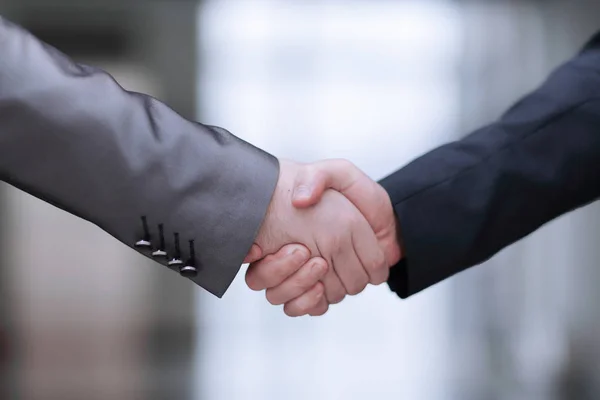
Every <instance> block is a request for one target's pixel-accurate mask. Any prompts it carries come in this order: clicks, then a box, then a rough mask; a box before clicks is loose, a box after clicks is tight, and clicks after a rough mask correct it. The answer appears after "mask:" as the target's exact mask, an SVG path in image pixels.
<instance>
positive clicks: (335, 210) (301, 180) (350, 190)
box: [245, 160, 401, 316]
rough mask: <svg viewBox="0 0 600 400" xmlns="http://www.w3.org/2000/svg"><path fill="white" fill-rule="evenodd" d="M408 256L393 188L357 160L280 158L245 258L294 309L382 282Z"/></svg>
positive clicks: (307, 310)
mask: <svg viewBox="0 0 600 400" xmlns="http://www.w3.org/2000/svg"><path fill="white" fill-rule="evenodd" d="M400 258H401V250H400V245H399V240H398V229H397V224H396V218H395V216H394V211H393V208H392V204H391V202H390V199H389V196H388V194H387V192H386V191H385V190H384V189H383V188H382V187H381V186H380V185H379V184H377V183H376V182H374V181H373V180H371V179H370V178H369V177H368V176H367V175H366V174H364V173H363V172H362V171H360V170H359V169H358V168H357V167H356V166H354V165H353V164H352V163H350V162H348V161H345V160H326V161H319V162H316V163H313V164H298V163H294V162H290V161H281V162H280V173H279V180H278V182H277V186H276V188H275V191H274V194H273V197H272V199H271V203H270V205H269V208H268V210H267V213H266V215H265V218H264V220H263V223H262V225H261V228H260V230H259V233H258V235H257V237H256V239H255V243H254V245H253V246H252V249H251V250H250V252H249V254H248V256H247V257H246V260H245V261H246V262H250V263H251V265H250V267H249V268H248V271H247V273H246V283H247V284H248V286H249V287H250V288H251V289H253V290H265V289H266V296H267V300H268V301H269V302H270V303H271V304H274V305H281V304H284V311H285V313H286V314H287V315H289V316H301V315H306V314H308V315H313V316H317V315H322V314H324V313H325V312H327V310H328V309H329V305H330V304H335V303H339V302H340V301H342V300H343V299H344V297H345V296H346V295H355V294H358V293H360V292H362V291H363V290H364V288H365V287H366V286H367V285H368V284H373V285H379V284H381V283H383V282H385V281H386V280H387V278H388V275H389V267H390V266H392V265H394V264H396V263H397V262H398V261H399V260H400Z"/></svg>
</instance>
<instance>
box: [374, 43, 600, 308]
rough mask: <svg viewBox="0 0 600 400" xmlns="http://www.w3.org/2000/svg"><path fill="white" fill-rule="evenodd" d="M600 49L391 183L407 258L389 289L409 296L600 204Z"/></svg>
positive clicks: (591, 49) (594, 47)
mask: <svg viewBox="0 0 600 400" xmlns="http://www.w3.org/2000/svg"><path fill="white" fill-rule="evenodd" d="M599 127H600V42H599V41H598V40H597V39H595V40H592V41H591V42H590V44H589V45H588V46H586V48H585V50H584V51H583V52H582V53H581V54H579V55H578V56H577V57H575V58H574V59H572V60H571V61H569V62H568V63H566V64H565V65H563V66H562V67H560V68H559V69H558V70H557V71H555V72H554V73H553V74H552V75H551V76H550V77H549V78H548V80H547V81H546V82H545V83H544V84H543V85H542V86H541V87H540V88H539V89H537V90H536V91H534V92H533V93H531V94H529V95H528V96H526V97H525V98H523V99H522V100H521V101H519V102H518V103H517V104H516V105H515V106H513V107H512V108H511V109H510V110H509V111H508V112H507V113H506V114H505V115H503V116H502V117H501V118H500V119H499V120H498V121H497V122H495V123H493V124H491V125H489V126H487V127H485V128H482V129H480V130H478V131H476V132H474V133H473V134H471V135H469V136H467V137H466V138H464V139H462V140H460V141H458V142H454V143H450V144H447V145H445V146H442V147H440V148H438V149H436V150H434V151H432V152H430V153H428V154H426V155H424V156H422V157H420V158H418V159H417V160H415V161H413V162H412V163H410V164H409V165H407V166H406V167H404V168H402V169H401V170H399V171H397V172H396V173H394V174H392V175H390V176H389V177H387V178H385V179H384V180H383V181H382V182H381V184H382V185H383V187H384V188H385V189H386V190H387V191H388V193H389V195H390V198H391V200H392V204H393V205H394V210H395V212H396V215H397V216H398V219H399V222H400V228H401V231H402V241H403V245H404V250H405V258H404V259H403V260H402V261H401V262H400V263H399V264H398V265H397V266H396V267H394V268H392V270H391V271H390V279H389V284H390V287H391V288H392V289H393V290H394V291H395V292H397V293H398V294H399V295H400V296H401V297H407V296H410V295H412V294H414V293H416V292H419V291H420V290H422V289H425V288H427V287H429V286H431V285H433V284H435V283H437V282H439V281H441V280H443V279H446V278H447V277H449V276H451V275H453V274H455V273H457V272H460V271H462V270H464V269H466V268H468V267H471V266H473V265H477V264H480V263H482V262H484V261H486V260H487V259H489V258H490V257H492V256H493V255H494V254H496V253H497V252H498V251H500V250H501V249H503V248H504V247H506V246H508V245H510V244H512V243H514V242H515V241H517V240H519V239H521V238H523V237H524V236H526V235H528V234H530V233H531V232H533V231H535V230H536V229H537V228H539V227H540V226H541V225H543V224H544V223H546V222H548V221H550V220H552V219H554V218H556V217H558V216H559V215H561V214H564V213H566V212H568V211H570V210H573V209H575V208H577V207H580V206H583V205H585V204H587V203H589V202H591V201H594V200H595V199H597V198H598V197H599V196H600V128H599Z"/></svg>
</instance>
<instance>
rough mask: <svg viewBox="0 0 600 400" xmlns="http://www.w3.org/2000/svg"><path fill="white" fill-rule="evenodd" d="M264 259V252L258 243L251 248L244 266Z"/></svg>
mask: <svg viewBox="0 0 600 400" xmlns="http://www.w3.org/2000/svg"><path fill="white" fill-rule="evenodd" d="M262 257H263V251H262V249H261V248H260V246H259V245H257V244H256V243H254V244H252V247H251V248H250V251H249V252H248V255H247V256H246V258H244V262H243V263H244V264H250V263H253V262H256V261H258V260H260V259H261V258H262Z"/></svg>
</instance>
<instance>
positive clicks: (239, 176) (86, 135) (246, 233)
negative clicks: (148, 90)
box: [0, 19, 278, 296]
mask: <svg viewBox="0 0 600 400" xmlns="http://www.w3.org/2000/svg"><path fill="white" fill-rule="evenodd" d="M0 54H2V57H0V152H1V157H0V178H1V179H2V180H5V181H7V182H9V183H11V184H13V185H14V186H16V187H19V188H21V189H23V190H25V191H27V192H29V193H31V194H33V195H35V196H37V197H39V198H41V199H43V200H45V201H48V202H51V203H53V204H54V205H56V206H58V207H60V208H62V209H64V210H66V211H68V212H71V213H73V214H75V215H77V216H80V217H82V218H85V219H87V220H89V221H91V222H93V223H95V224H97V225H98V226H100V227H101V228H103V229H104V230H106V231H107V232H108V233H110V234H111V235H113V236H114V237H116V238H117V239H118V240H120V241H122V242H124V243H126V244H127V245H130V246H133V245H134V243H135V242H136V241H137V240H138V239H139V238H140V237H142V236H143V232H142V226H141V223H140V217H142V216H145V217H146V218H147V220H148V222H149V225H150V229H151V232H152V233H153V240H154V243H155V244H156V241H155V240H156V239H157V236H158V235H157V228H156V227H157V224H164V229H165V238H166V242H167V249H166V250H168V252H170V253H171V254H172V251H173V237H174V236H173V235H174V233H178V234H179V237H180V238H181V241H182V258H183V259H185V258H186V257H187V256H188V255H189V254H188V250H187V248H188V247H187V243H188V240H194V243H195V247H196V255H197V259H198V264H199V268H201V270H200V272H199V275H198V276H197V277H196V278H194V281H196V282H197V283H198V284H200V285H201V286H203V287H205V288H206V289H207V290H209V291H211V292H212V293H214V294H216V295H219V296H220V295H222V294H223V293H224V291H225V290H226V288H227V287H228V285H229V284H230V282H231V280H232V279H233V277H234V276H235V274H236V273H237V271H238V268H239V266H240V265H241V262H242V260H243V258H244V256H245V254H246V252H247V251H248V250H249V248H250V246H251V244H252V242H253V239H254V236H255V234H256V232H257V231H258V228H259V226H260V223H261V221H262V219H263V216H264V213H265V212H266V209H267V207H268V204H269V201H270V198H271V194H272V192H273V189H274V187H275V184H276V182H277V176H278V163H277V160H276V159H275V158H273V157H272V156H270V155H268V154H266V153H264V152H262V151H261V150H259V149H256V148H254V147H252V146H251V145H249V144H248V143H245V142H243V141H242V140H240V139H238V138H236V137H234V136H233V135H231V134H229V133H228V132H226V131H224V130H220V129H214V128H209V127H206V126H203V125H201V124H197V123H194V122H191V121H187V120H185V119H184V118H182V117H181V116H179V115H178V114H176V113H175V112H174V111H172V110H171V109H169V108H168V107H167V106H165V105H164V104H162V103H160V102H159V101H157V100H155V99H153V98H151V97H148V96H145V95H141V94H136V93H131V92H127V91H125V90H123V89H122V88H121V87H120V86H119V85H118V84H117V83H116V82H115V81H114V80H113V79H112V78H111V77H110V76H109V75H108V74H106V73H104V72H103V71H100V70H98V69H94V68H90V67H87V66H82V65H78V64H75V63H73V62H72V61H71V60H69V59H68V58H67V57H65V56H64V55H62V54H61V53H59V52H58V51H56V50H55V49H53V48H51V47H49V46H46V45H44V44H42V43H41V42H39V41H38V40H37V39H35V38H34V37H33V36H31V35H30V34H28V33H27V32H25V31H23V30H22V29H20V28H18V27H16V26H14V25H12V24H10V23H8V22H6V21H4V20H2V19H0ZM162 264H163V265H165V264H166V263H165V262H162Z"/></svg>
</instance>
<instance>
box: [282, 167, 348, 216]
mask: <svg viewBox="0 0 600 400" xmlns="http://www.w3.org/2000/svg"><path fill="white" fill-rule="evenodd" d="M359 174H360V170H358V169H357V168H356V167H355V166H354V165H353V164H351V163H350V162H349V161H346V160H324V161H318V162H316V163H313V164H309V165H306V166H305V167H304V168H302V169H301V170H300V172H299V173H298V174H297V175H296V181H295V183H294V193H293V195H292V204H293V205H294V207H296V208H307V207H310V206H313V205H315V204H317V203H318V202H319V201H320V200H321V197H322V196H323V193H324V192H325V190H327V189H333V190H336V191H338V192H341V193H342V194H343V193H344V192H345V190H346V189H348V188H350V187H351V186H352V185H353V184H354V182H356V180H358V179H359V178H360V175H359Z"/></svg>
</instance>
